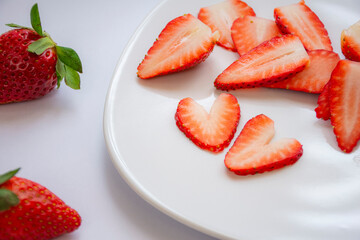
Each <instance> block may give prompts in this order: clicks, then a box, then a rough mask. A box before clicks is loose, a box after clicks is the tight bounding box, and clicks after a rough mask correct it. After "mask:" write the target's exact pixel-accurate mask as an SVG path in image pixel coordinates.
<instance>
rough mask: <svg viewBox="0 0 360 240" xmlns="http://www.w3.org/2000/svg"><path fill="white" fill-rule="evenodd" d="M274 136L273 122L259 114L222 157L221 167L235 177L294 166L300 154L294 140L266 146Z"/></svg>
mask: <svg viewBox="0 0 360 240" xmlns="http://www.w3.org/2000/svg"><path fill="white" fill-rule="evenodd" d="M274 134H275V129H274V121H273V120H271V119H270V118H269V117H267V116H265V115H263V114H260V115H258V116H256V117H254V118H252V119H250V120H249V121H248V122H247V123H246V124H245V126H244V128H243V130H242V131H241V133H240V135H239V137H238V138H237V139H236V141H235V143H234V145H233V146H232V147H231V148H230V150H229V152H228V153H227V154H226V156H225V166H226V167H227V168H228V169H229V170H230V171H233V172H234V173H236V174H238V175H248V174H255V173H263V172H265V171H271V170H274V169H278V168H282V167H284V166H287V165H290V164H293V163H295V162H296V161H297V160H298V159H299V158H300V157H301V156H302V153H303V149H302V145H301V144H300V143H299V142H298V141H297V140H296V139H281V140H277V141H275V142H272V143H270V141H271V139H272V138H273V136H274Z"/></svg>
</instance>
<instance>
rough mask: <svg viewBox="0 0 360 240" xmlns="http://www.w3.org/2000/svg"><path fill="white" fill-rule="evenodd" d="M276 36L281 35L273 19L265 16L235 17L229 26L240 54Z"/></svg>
mask: <svg viewBox="0 0 360 240" xmlns="http://www.w3.org/2000/svg"><path fill="white" fill-rule="evenodd" d="M276 36H281V31H280V30H279V28H278V27H277V25H276V23H275V21H273V20H269V19H265V18H260V17H254V16H245V17H243V18H238V19H236V20H235V21H234V23H233V25H232V27H231V37H232V39H233V41H234V44H235V48H236V50H237V52H238V53H239V55H240V56H241V55H243V54H245V53H247V52H248V51H250V50H251V49H253V48H254V47H256V46H258V45H259V44H260V43H263V42H265V41H268V40H270V39H272V38H273V37H276Z"/></svg>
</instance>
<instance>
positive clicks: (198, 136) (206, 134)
mask: <svg viewBox="0 0 360 240" xmlns="http://www.w3.org/2000/svg"><path fill="white" fill-rule="evenodd" d="M239 119H240V107H239V104H238V101H237V99H236V97H234V96H233V95H231V94H228V93H221V94H220V96H219V97H218V98H217V99H216V100H215V102H214V104H213V106H212V107H211V110H210V113H207V111H206V110H205V109H204V108H203V107H202V106H201V105H199V104H198V103H197V102H195V101H194V100H193V99H191V98H185V99H182V100H181V101H180V102H179V105H178V108H177V111H176V114H175V120H176V125H177V126H178V127H179V129H180V130H181V131H182V132H184V134H185V135H186V136H187V137H188V138H189V139H190V140H191V141H193V142H194V143H195V144H196V145H198V146H199V147H200V148H203V149H206V150H209V151H212V152H220V151H222V150H223V149H224V148H225V147H227V146H228V145H229V144H230V141H231V139H232V138H233V137H234V134H235V132H236V128H237V125H238V123H239Z"/></svg>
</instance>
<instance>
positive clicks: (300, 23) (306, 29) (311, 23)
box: [274, 1, 333, 51]
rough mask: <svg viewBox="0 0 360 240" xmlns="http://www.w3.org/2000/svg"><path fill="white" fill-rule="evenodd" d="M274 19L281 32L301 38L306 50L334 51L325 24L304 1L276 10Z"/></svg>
mask: <svg viewBox="0 0 360 240" xmlns="http://www.w3.org/2000/svg"><path fill="white" fill-rule="evenodd" d="M274 17H275V22H276V24H277V25H278V26H279V28H280V29H281V31H282V32H283V33H291V34H295V35H297V36H299V38H300V39H301V41H302V42H303V44H304V46H305V48H306V50H315V49H325V50H329V51H332V50H333V48H332V46H331V41H330V38H329V35H328V32H327V30H326V29H325V26H324V24H323V23H322V22H321V21H320V19H319V17H318V16H317V15H316V14H315V13H314V12H313V11H312V10H311V9H310V8H309V7H308V6H307V5H306V4H305V2H304V1H300V2H299V3H296V4H292V5H287V6H283V7H278V8H275V9H274Z"/></svg>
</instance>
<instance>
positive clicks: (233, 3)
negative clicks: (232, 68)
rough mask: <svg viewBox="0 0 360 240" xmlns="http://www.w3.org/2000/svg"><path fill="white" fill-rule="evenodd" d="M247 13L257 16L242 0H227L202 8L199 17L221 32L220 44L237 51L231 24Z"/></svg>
mask: <svg viewBox="0 0 360 240" xmlns="http://www.w3.org/2000/svg"><path fill="white" fill-rule="evenodd" d="M247 15H250V16H255V12H254V10H253V9H252V8H251V7H249V6H248V5H247V4H246V3H245V2H242V1H240V0H225V1H223V2H220V3H217V4H214V5H211V6H208V7H204V8H201V9H200V11H199V14H198V18H199V19H200V20H201V21H203V22H204V23H205V24H206V25H208V26H209V27H210V28H211V29H212V31H213V32H215V31H219V32H220V39H219V41H218V44H219V45H220V46H222V47H224V48H226V49H229V50H231V51H234V52H236V48H235V46H234V43H233V41H232V38H231V26H232V24H233V22H234V21H235V19H237V18H241V17H245V16H247Z"/></svg>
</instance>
